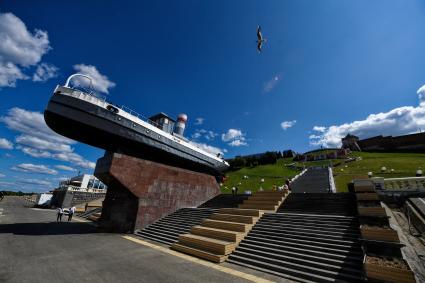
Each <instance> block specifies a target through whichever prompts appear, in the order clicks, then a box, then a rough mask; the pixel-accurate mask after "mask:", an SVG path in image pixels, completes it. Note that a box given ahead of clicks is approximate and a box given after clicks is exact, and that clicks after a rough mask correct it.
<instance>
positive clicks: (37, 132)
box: [0, 107, 95, 169]
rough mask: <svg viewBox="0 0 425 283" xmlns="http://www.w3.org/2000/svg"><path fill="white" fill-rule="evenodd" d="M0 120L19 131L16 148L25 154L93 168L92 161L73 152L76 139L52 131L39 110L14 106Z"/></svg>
mask: <svg viewBox="0 0 425 283" xmlns="http://www.w3.org/2000/svg"><path fill="white" fill-rule="evenodd" d="M0 122H3V123H4V124H6V126H7V127H8V128H9V129H11V130H14V131H17V132H19V133H21V135H19V136H17V137H16V142H17V143H18V144H20V145H19V146H18V147H17V148H18V149H19V150H21V151H22V152H23V153H25V154H28V155H30V156H32V157H36V158H51V159H56V160H61V161H66V162H71V163H73V164H75V165H77V166H80V167H82V168H85V169H93V168H95V163H94V162H91V161H88V160H86V159H84V158H83V157H82V156H81V155H79V154H77V153H75V152H74V149H73V148H72V147H71V145H72V144H76V141H73V140H71V139H68V138H65V137H63V136H61V135H58V134H56V133H55V132H53V131H52V130H51V129H50V128H49V127H48V126H47V125H46V123H45V121H44V117H43V114H41V113H40V112H32V111H27V110H25V109H21V108H17V107H15V108H12V109H10V110H9V111H8V113H7V115H6V116H4V117H0Z"/></svg>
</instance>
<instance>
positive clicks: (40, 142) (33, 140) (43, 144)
mask: <svg viewBox="0 0 425 283" xmlns="http://www.w3.org/2000/svg"><path fill="white" fill-rule="evenodd" d="M15 142H16V143H18V144H22V145H26V146H29V147H33V148H36V149H39V150H51V151H59V152H72V148H71V146H70V145H69V144H65V143H59V142H55V141H49V140H45V139H41V138H39V137H34V136H29V135H20V136H17V137H16V138H15Z"/></svg>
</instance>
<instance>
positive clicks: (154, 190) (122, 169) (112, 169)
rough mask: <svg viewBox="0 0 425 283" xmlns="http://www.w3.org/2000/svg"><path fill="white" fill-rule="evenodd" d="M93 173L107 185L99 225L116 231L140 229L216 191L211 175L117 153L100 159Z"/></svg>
mask: <svg viewBox="0 0 425 283" xmlns="http://www.w3.org/2000/svg"><path fill="white" fill-rule="evenodd" d="M94 174H95V176H96V177H97V178H99V179H100V180H101V181H102V182H103V183H105V184H107V185H108V191H107V194H106V197H105V201H104V203H103V209H102V221H101V226H102V227H104V228H106V229H108V230H111V231H117V232H133V231H135V230H138V229H142V228H144V227H146V226H147V225H149V224H152V223H153V222H155V221H157V220H158V219H160V218H161V217H164V216H166V215H168V214H170V213H172V212H174V211H176V210H177V209H180V208H184V207H196V206H199V205H200V204H202V203H204V202H205V201H207V200H209V199H211V198H213V197H214V196H216V195H218V194H219V193H220V188H219V185H218V184H217V181H216V179H215V177H214V176H211V175H208V174H204V173H198V172H194V171H190V170H186V169H181V168H177V167H172V166H168V165H164V164H161V163H157V162H153V161H148V160H144V159H140V158H136V157H131V156H128V155H124V154H118V153H106V154H105V156H104V157H102V158H100V159H99V160H98V161H97V164H96V169H95V173H94Z"/></svg>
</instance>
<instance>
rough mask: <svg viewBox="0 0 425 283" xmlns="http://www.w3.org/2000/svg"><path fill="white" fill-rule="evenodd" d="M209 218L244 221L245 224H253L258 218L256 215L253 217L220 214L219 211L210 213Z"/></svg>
mask: <svg viewBox="0 0 425 283" xmlns="http://www.w3.org/2000/svg"><path fill="white" fill-rule="evenodd" d="M210 219H213V220H220V221H228V222H236V223H245V224H254V223H255V222H257V220H258V218H257V217H253V216H245V215H234V214H221V213H214V214H213V215H211V217H210Z"/></svg>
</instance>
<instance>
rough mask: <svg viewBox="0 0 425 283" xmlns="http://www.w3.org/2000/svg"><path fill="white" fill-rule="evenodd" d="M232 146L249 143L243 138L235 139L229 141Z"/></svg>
mask: <svg viewBox="0 0 425 283" xmlns="http://www.w3.org/2000/svg"><path fill="white" fill-rule="evenodd" d="M229 145H230V146H243V145H248V144H247V143H246V142H245V141H243V140H233V141H231V142H230V143H229Z"/></svg>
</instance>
